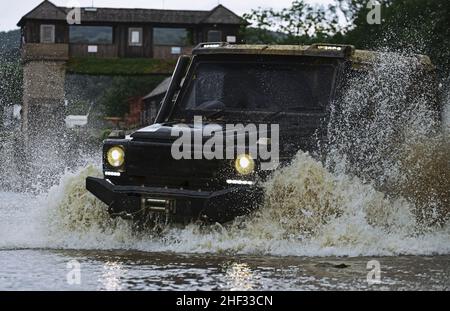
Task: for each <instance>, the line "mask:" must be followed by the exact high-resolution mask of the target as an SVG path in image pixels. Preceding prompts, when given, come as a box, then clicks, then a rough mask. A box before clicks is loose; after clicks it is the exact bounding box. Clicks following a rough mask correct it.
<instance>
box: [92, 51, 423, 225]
mask: <svg viewBox="0 0 450 311" xmlns="http://www.w3.org/2000/svg"><path fill="white" fill-rule="evenodd" d="M322 47H323V48H322ZM192 54H193V55H192V56H182V57H180V59H179V61H178V65H177V67H176V69H175V72H174V74H173V76H172V82H171V84H170V86H169V89H168V91H167V93H166V96H165V98H164V100H163V103H162V106H161V109H160V111H159V114H158V116H157V119H156V124H155V126H156V125H158V127H155V128H153V129H151V130H150V129H147V128H146V129H142V130H139V131H136V132H135V133H133V134H131V136H129V137H125V136H124V135H118V136H116V137H110V138H109V139H107V140H106V141H105V142H104V150H103V154H104V161H103V162H104V167H103V169H104V172H105V176H104V179H99V178H92V177H89V178H88V179H87V181H86V187H87V189H88V190H89V191H90V192H91V193H93V194H94V195H96V196H97V197H98V198H99V199H100V200H102V201H103V202H104V203H105V204H107V205H108V206H109V212H110V214H111V215H112V216H120V217H123V218H135V217H141V216H142V214H143V213H142V211H144V210H150V211H151V212H155V213H160V214H164V215H166V216H167V217H168V218H170V219H171V220H173V221H175V222H181V223H186V222H189V221H195V220H205V221H210V222H221V223H223V222H227V221H230V220H232V219H234V218H235V217H237V216H240V215H245V214H248V213H249V212H251V211H252V210H254V209H256V208H257V207H258V205H259V204H260V203H261V202H262V200H263V197H264V194H263V192H264V191H263V187H262V183H263V181H264V180H266V178H267V177H268V176H270V174H271V172H270V171H262V170H259V165H260V164H261V163H260V161H259V159H255V162H256V169H255V172H254V173H252V174H250V175H248V176H239V174H237V172H236V171H235V169H234V166H233V163H234V161H232V160H220V159H212V160H206V159H197V160H194V159H181V160H175V159H174V158H173V157H172V155H171V147H172V144H173V142H174V141H175V140H176V139H177V137H173V136H172V135H171V129H172V127H173V126H174V125H175V124H177V123H184V124H192V122H193V116H194V113H192V114H191V113H189V112H188V111H189V109H188V105H189V96H190V94H192V90H193V89H194V88H195V87H197V84H198V83H200V82H199V80H198V79H197V78H198V77H197V74H198V68H199V66H200V65H201V64H202V63H208V64H210V63H214V62H216V63H219V64H223V63H224V62H225V63H226V62H233V63H239V62H242V64H244V63H252V64H253V63H256V64H259V65H260V66H261V67H263V66H266V65H267V64H275V63H276V64H284V65H286V64H302V65H308V66H322V65H327V66H332V67H333V68H334V74H333V76H332V77H331V79H332V80H331V85H330V86H329V88H330V89H329V92H330V94H329V97H328V98H327V102H325V103H322V105H321V106H320V107H312V108H308V107H306V108H304V107H303V108H302V109H298V110H297V111H291V110H284V111H282V110H280V111H276V109H275V108H273V107H272V108H270V107H269V108H268V109H255V110H251V109H227V110H220V109H218V110H217V111H214V110H213V111H200V110H197V111H194V112H200V113H201V114H202V117H203V118H204V119H205V123H214V124H219V125H220V126H222V128H221V130H222V132H223V131H225V123H234V124H244V125H245V124H248V123H254V124H268V125H272V124H278V125H279V128H280V131H279V137H280V139H279V141H280V145H279V147H280V149H279V160H280V165H284V164H285V163H289V161H290V160H291V159H292V158H293V156H294V155H295V154H296V153H297V151H298V150H299V149H301V150H303V151H308V152H310V153H313V154H314V153H316V154H321V152H319V151H320V150H321V149H322V148H323V147H324V146H325V145H326V143H327V141H326V137H327V124H328V121H329V116H330V110H331V106H332V103H333V102H335V101H336V100H337V99H338V98H339V97H340V96H341V93H340V92H341V90H342V88H343V87H344V86H345V81H346V74H348V72H349V71H351V70H361V68H364V67H367V66H370V65H371V61H372V59H373V58H374V55H373V53H371V52H368V51H355V49H354V48H353V47H352V46H348V45H313V46H310V47H308V46H265V45H261V46H258V45H229V44H225V43H217V44H201V45H199V46H198V47H197V48H196V49H195V50H194V51H193V53H192ZM419 59H420V60H421V62H422V63H423V64H424V67H425V68H431V63H430V62H429V59H428V58H427V57H424V56H420V57H419ZM224 68H226V66H225V67H224ZM255 68H258V67H255ZM224 70H226V69H224ZM317 83H320V81H318V82H317ZM281 93H282V92H281ZM212 115H215V117H211V116H212ZM205 139H207V137H202V142H203V140H205ZM112 146H121V147H123V149H124V150H125V154H126V160H125V164H124V166H123V167H121V168H119V169H116V168H113V167H111V166H110V165H109V164H108V162H107V159H106V152H107V151H108V149H109V148H111V147H112ZM192 147H193V148H195V143H194V142H193V144H192ZM111 171H113V172H118V173H120V176H106V172H111ZM243 179H244V180H246V181H247V180H250V181H252V182H253V184H252V185H236V184H228V181H229V180H243Z"/></svg>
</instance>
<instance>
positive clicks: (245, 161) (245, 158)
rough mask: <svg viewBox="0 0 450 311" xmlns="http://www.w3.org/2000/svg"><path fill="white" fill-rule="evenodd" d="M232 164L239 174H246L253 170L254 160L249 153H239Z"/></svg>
mask: <svg viewBox="0 0 450 311" xmlns="http://www.w3.org/2000/svg"><path fill="white" fill-rule="evenodd" d="M234 166H235V167H236V171H238V173H239V174H242V175H248V174H250V173H253V171H254V170H255V161H253V158H252V157H251V156H250V155H248V154H241V155H240V156H238V157H237V159H236V161H235V163H234Z"/></svg>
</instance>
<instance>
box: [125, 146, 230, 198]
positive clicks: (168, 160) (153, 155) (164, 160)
mask: <svg viewBox="0 0 450 311" xmlns="http://www.w3.org/2000/svg"><path fill="white" fill-rule="evenodd" d="M171 147H172V145H171V143H161V142H136V141H134V142H132V143H131V144H129V145H128V147H127V151H126V154H127V160H126V174H127V175H128V177H129V178H130V181H131V182H132V183H133V184H135V185H145V186H149V187H169V188H183V189H190V190H198V189H202V190H203V189H215V188H218V187H220V186H222V185H223V184H224V181H225V180H226V177H225V176H226V174H227V172H228V171H229V168H230V167H231V166H230V165H229V162H228V161H226V160H175V159H174V158H173V157H172V155H171Z"/></svg>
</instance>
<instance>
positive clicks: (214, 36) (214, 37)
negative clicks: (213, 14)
mask: <svg viewBox="0 0 450 311" xmlns="http://www.w3.org/2000/svg"><path fill="white" fill-rule="evenodd" d="M221 41H222V32H221V31H220V30H210V31H208V42H221Z"/></svg>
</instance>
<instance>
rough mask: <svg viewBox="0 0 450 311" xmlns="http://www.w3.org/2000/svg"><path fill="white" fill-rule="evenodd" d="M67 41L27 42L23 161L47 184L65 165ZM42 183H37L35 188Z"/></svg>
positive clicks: (23, 112) (24, 57) (41, 181)
mask: <svg viewBox="0 0 450 311" xmlns="http://www.w3.org/2000/svg"><path fill="white" fill-rule="evenodd" d="M67 59H68V45H67V44H25V45H24V47H23V49H22V62H23V107H22V134H23V135H22V137H23V142H22V148H23V149H24V150H25V152H24V155H23V157H24V159H23V160H22V163H26V164H24V165H22V166H23V167H26V169H25V168H24V169H25V170H26V171H25V172H24V173H25V174H26V175H28V178H30V176H35V177H38V178H37V181H36V182H34V184H36V183H44V185H48V184H49V182H48V180H50V179H52V178H53V179H54V177H52V176H55V177H57V175H58V174H57V173H58V172H60V171H62V170H63V169H64V161H65V159H64V157H65V154H64V152H63V151H64V150H63V147H62V142H63V137H64V134H65V121H64V118H65V105H64V83H65V64H66V61H67ZM39 187H41V185H38V186H36V188H39Z"/></svg>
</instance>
